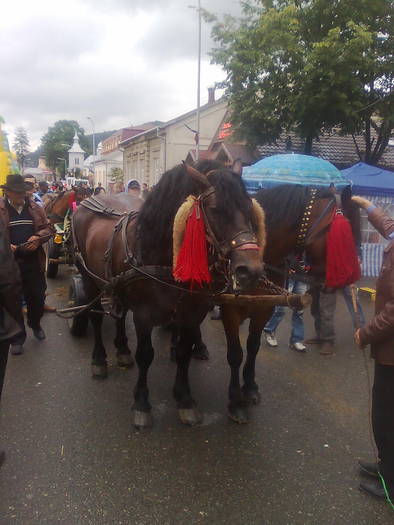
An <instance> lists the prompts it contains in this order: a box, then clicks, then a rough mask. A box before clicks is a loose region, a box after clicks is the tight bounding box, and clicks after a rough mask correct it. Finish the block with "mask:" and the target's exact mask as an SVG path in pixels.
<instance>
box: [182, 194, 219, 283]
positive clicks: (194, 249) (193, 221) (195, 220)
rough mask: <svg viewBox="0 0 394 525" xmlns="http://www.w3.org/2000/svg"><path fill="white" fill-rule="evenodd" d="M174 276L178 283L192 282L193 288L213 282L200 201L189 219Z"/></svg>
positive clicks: (194, 206) (196, 203)
mask: <svg viewBox="0 0 394 525" xmlns="http://www.w3.org/2000/svg"><path fill="white" fill-rule="evenodd" d="M173 275H174V278H175V279H176V280H177V281H182V282H189V281H190V287H191V288H192V287H193V285H194V284H196V283H197V284H198V285H199V286H202V284H203V283H210V282H211V281H212V277H211V274H210V273H209V267H208V250H207V240H206V237H205V224H204V219H203V217H202V214H201V210H200V203H199V201H196V202H195V203H194V205H193V208H192V211H191V214H190V215H189V218H188V219H187V222H186V231H185V237H184V239H183V242H182V246H181V249H180V250H179V254H178V258H177V261H176V267H175V270H174V272H173Z"/></svg>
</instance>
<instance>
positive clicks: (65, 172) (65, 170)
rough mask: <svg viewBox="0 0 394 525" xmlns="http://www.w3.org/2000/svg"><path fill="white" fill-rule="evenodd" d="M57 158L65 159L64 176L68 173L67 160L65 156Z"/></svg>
mask: <svg viewBox="0 0 394 525" xmlns="http://www.w3.org/2000/svg"><path fill="white" fill-rule="evenodd" d="M57 160H63V161H64V177H66V175H67V161H66V159H64V158H63V157H57Z"/></svg>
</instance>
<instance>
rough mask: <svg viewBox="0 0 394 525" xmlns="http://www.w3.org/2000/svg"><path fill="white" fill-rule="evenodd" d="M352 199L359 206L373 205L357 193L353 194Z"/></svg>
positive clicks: (367, 206)
mask: <svg viewBox="0 0 394 525" xmlns="http://www.w3.org/2000/svg"><path fill="white" fill-rule="evenodd" d="M352 201H353V202H355V203H356V204H358V205H359V206H360V208H365V209H367V208H369V206H373V203H372V202H371V201H369V200H368V199H364V197H359V196H358V195H353V197H352Z"/></svg>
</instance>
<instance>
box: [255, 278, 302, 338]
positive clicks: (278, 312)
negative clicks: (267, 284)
mask: <svg viewBox="0 0 394 525" xmlns="http://www.w3.org/2000/svg"><path fill="white" fill-rule="evenodd" d="M306 288H307V286H306V283H303V282H301V281H294V280H293V279H291V278H290V279H289V283H288V286H287V289H288V291H289V292H292V293H298V294H303V293H305V292H306ZM286 309H287V307H286V306H275V310H274V313H273V314H272V317H271V319H270V320H269V321H268V323H267V324H266V325H265V327H264V332H269V333H271V332H275V331H276V329H277V328H278V326H279V323H280V322H281V321H282V319H283V317H284V315H285V313H286ZM303 340H304V310H295V309H293V314H292V316H291V334H290V344H294V343H299V342H300V341H303Z"/></svg>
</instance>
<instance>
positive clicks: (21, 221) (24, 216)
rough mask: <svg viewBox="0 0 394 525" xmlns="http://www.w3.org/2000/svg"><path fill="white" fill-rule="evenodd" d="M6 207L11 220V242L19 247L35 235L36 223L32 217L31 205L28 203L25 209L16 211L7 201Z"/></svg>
mask: <svg viewBox="0 0 394 525" xmlns="http://www.w3.org/2000/svg"><path fill="white" fill-rule="evenodd" d="M6 206H7V210H8V216H9V218H10V222H9V230H10V242H11V244H15V245H16V246H18V245H19V244H23V243H24V242H26V241H27V240H28V239H29V238H30V237H31V236H32V235H34V221H33V217H32V216H31V215H30V211H29V203H28V202H26V203H25V205H24V206H23V207H21V208H18V209H16V208H14V206H13V205H12V204H11V203H10V202H9V201H8V200H7V202H6Z"/></svg>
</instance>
